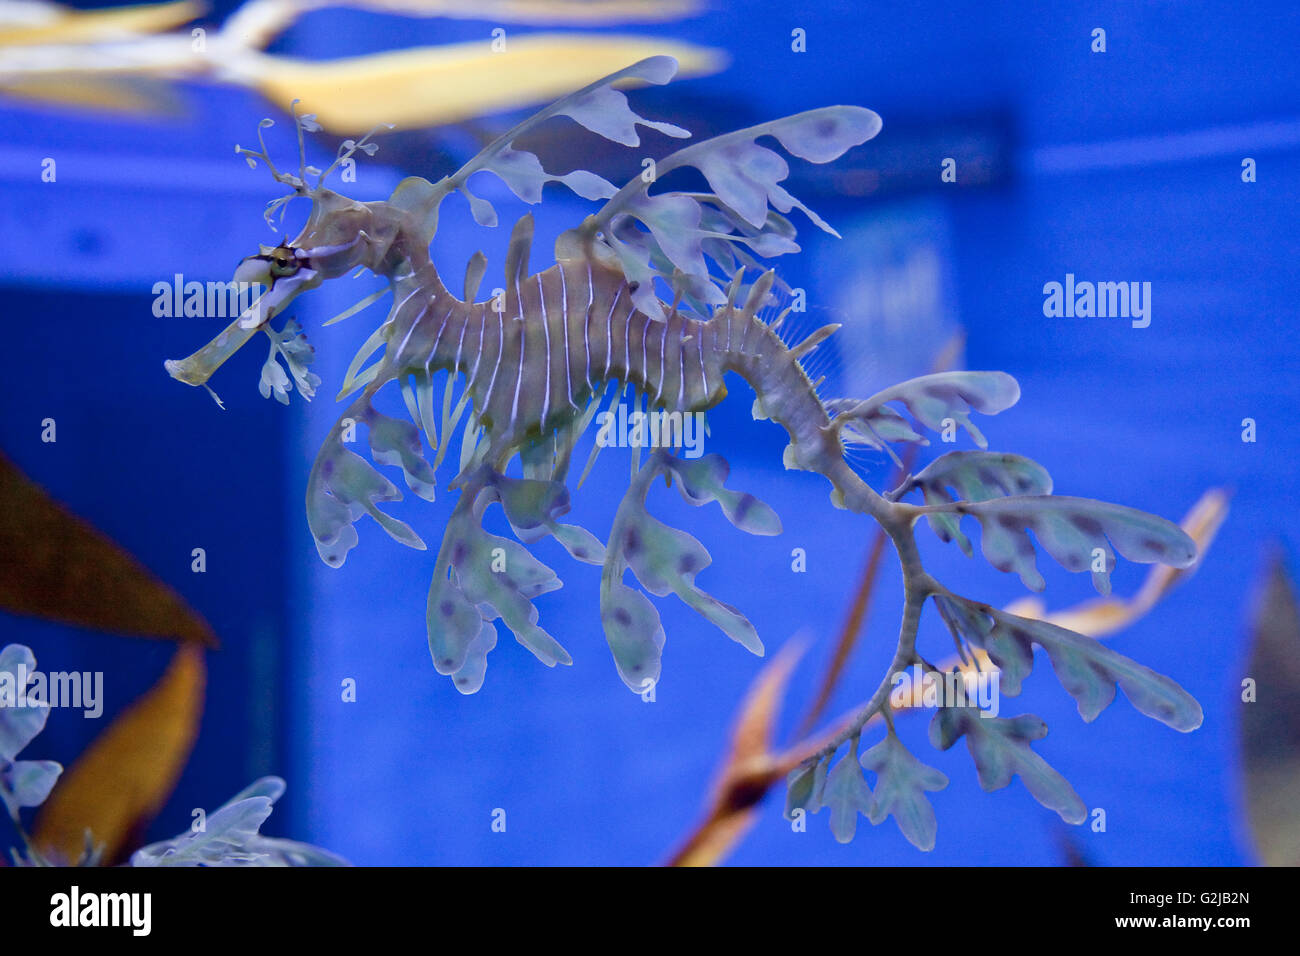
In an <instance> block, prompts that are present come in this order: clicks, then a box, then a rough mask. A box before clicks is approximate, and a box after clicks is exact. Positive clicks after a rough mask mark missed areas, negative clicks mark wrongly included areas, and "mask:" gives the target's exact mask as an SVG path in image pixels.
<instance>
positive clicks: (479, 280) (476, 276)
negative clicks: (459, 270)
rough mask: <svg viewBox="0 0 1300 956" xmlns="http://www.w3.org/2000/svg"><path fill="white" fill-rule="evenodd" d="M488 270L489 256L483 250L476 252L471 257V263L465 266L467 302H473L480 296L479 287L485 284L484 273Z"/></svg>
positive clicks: (465, 296) (465, 297) (465, 298)
mask: <svg viewBox="0 0 1300 956" xmlns="http://www.w3.org/2000/svg"><path fill="white" fill-rule="evenodd" d="M486 271H487V256H485V255H483V253H482V252H476V253H474V255H472V256H470V257H469V264H468V265H466V266H465V295H464V296H463V298H464V300H465V301H466V302H471V303H472V302H473V301H474V300H475V299H477V298H478V287H479V286H480V285H482V284H483V273H484V272H486Z"/></svg>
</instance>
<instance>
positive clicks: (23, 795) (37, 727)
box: [0, 644, 63, 818]
mask: <svg viewBox="0 0 1300 956" xmlns="http://www.w3.org/2000/svg"><path fill="white" fill-rule="evenodd" d="M35 670H36V657H35V655H34V654H32V651H31V648H29V647H25V646H23V645H22V644H9V645H7V646H6V647H5V648H4V649H3V650H0V675H3V676H4V678H5V681H4V683H5V684H7V685H8V691H7V693H6V694H5V695H4V696H3V697H0V802H3V803H4V805H5V807H6V809H7V810H8V811H9V815H10V816H11V817H14V818H17V816H18V811H19V809H20V808H22V807H38V806H40V805H41V804H42V803H44V802H45V798H46V797H48V796H49V795H50V791H51V790H52V789H53V788H54V783H55V781H57V780H58V779H59V774H61V773H63V767H62V765H60V764H57V763H55V762H54V761H53V760H15V759H14V758H16V757H17V756H18V754H19V752H21V751H22V749H23V748H24V747H26V746H27V745H28V744H30V743H31V742H32V741H33V740H34V739H35V738H36V735H37V734H39V733H40V732H41V731H42V730H44V729H45V722H46V721H47V720H48V719H49V716H50V706H49V704H47V703H43V702H42V703H32V702H31V701H30V700H29V699H23V698H25V695H26V691H27V685H28V683H29V681H30V680H31V679H32V677H33V676H34V674H35ZM11 694H12V695H13V696H12V697H9V695H11ZM5 698H8V699H5ZM20 699H23V700H22V703H21V704H19V700H20Z"/></svg>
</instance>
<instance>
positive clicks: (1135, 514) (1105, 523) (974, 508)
mask: <svg viewBox="0 0 1300 956" xmlns="http://www.w3.org/2000/svg"><path fill="white" fill-rule="evenodd" d="M945 507H946V509H948V510H950V513H952V514H954V515H971V516H972V517H974V518H975V519H976V520H977V521H978V522H979V523H980V547H981V550H982V551H983V552H984V557H985V559H986V560H987V561H988V562H989V564H991V565H993V567H995V568H997V569H998V570H999V571H1004V572H1006V571H1015V572H1016V573H1017V574H1019V575H1020V580H1021V581H1023V582H1024V583H1025V586H1026V587H1028V588H1030V589H1031V590H1034V591H1041V590H1043V588H1044V587H1045V582H1044V581H1043V576H1042V575H1041V574H1039V572H1038V567H1037V565H1036V563H1035V561H1034V555H1035V547H1034V539H1036V540H1037V542H1038V544H1039V546H1041V547H1042V548H1043V549H1044V550H1046V551H1047V553H1048V554H1050V555H1051V556H1052V557H1053V558H1054V559H1055V560H1056V561H1057V563H1058V564H1060V565H1061V567H1063V568H1065V569H1066V570H1068V571H1091V572H1092V581H1093V585H1094V586H1095V587H1096V588H1097V591H1098V592H1099V593H1100V594H1103V595H1105V594H1109V593H1110V572H1111V571H1112V570H1114V567H1115V551H1118V552H1119V553H1120V554H1121V555H1123V556H1124V557H1125V558H1127V559H1128V560H1130V561H1136V562H1138V563H1140V564H1153V563H1155V562H1160V563H1161V564H1167V565H1170V566H1171V567H1175V568H1185V567H1187V566H1188V565H1190V564H1191V563H1192V562H1193V561H1195V560H1196V543H1195V542H1193V541H1192V539H1191V538H1189V537H1188V536H1187V533H1186V532H1185V531H1183V529H1182V528H1180V527H1178V525H1176V524H1174V523H1173V522H1172V521H1168V520H1166V519H1164V518H1160V517H1157V516H1156V515H1152V514H1147V513H1146V512H1145V511H1138V510H1137V509H1135V508H1126V507H1124V506H1123V505H1114V504H1110V503H1109V502H1105V501H1093V500H1091V499H1089V498H1071V497H1068V496H1064V495H1041V496H1028V497H1013V498H996V499H991V500H988V501H972V502H958V503H955V504H953V505H951V506H945ZM1030 531H1032V532H1033V533H1034V539H1031V538H1030V537H1029V532H1030ZM1111 545H1114V550H1112V549H1111Z"/></svg>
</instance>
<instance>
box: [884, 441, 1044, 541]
mask: <svg viewBox="0 0 1300 956" xmlns="http://www.w3.org/2000/svg"><path fill="white" fill-rule="evenodd" d="M916 488H920V489H921V493H922V495H923V497H924V499H925V503H926V504H927V505H938V504H948V503H951V502H953V501H957V500H962V501H987V500H989V499H990V498H998V497H1003V496H1006V495H1050V494H1051V493H1052V479H1051V476H1049V475H1048V474H1047V470H1046V469H1045V468H1043V466H1042V465H1040V464H1038V463H1037V462H1035V461H1031V460H1030V459H1028V458H1024V457H1022V456H1020V455H1007V454H999V453H995V452H987V451H950V452H948V454H946V455H940V456H939V457H938V458H936V459H935V460H934V461H932V462H930V464H929V465H927V466H926V467H925V468H923V469H922V470H921V472H920V473H919V474H917V475H914V476H912V477H910V478H908V479H907V480H906V481H904V482H903V483H902V484H901V485H899V487H898V488H897V489H895V490H894V491H893V492H891V493H890V495H889V497H890V498H891V499H892V500H894V501H897V500H898V499H900V498H901V497H903V495H905V494H907V493H908V492H910V491H912V490H914V489H916ZM949 489H952V491H955V492H956V495H955V496H954V495H953V494H951V493H950V492H949ZM926 519H927V520H928V521H929V523H930V528H931V529H932V530H933V531H934V533H935V534H936V535H938V536H939V539H940V540H941V541H953V540H955V541H956V542H957V544H958V546H959V547H960V548H961V549H962V551H964V552H965V553H966V556H967V557H970V556H971V555H972V551H971V545H970V540H969V539H968V538H967V537H966V536H965V535H964V534H962V531H961V524H960V521H961V519H960V518H959V517H957V516H956V515H950V514H943V513H935V514H928V515H926Z"/></svg>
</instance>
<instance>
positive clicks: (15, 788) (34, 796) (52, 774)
mask: <svg viewBox="0 0 1300 956" xmlns="http://www.w3.org/2000/svg"><path fill="white" fill-rule="evenodd" d="M61 773H63V766H62V765H61V764H58V763H55V762H54V761H53V760H15V761H14V762H13V763H9V764H0V800H3V801H4V804H5V806H6V807H7V808H8V810H9V815H10V816H11V817H12V816H14V815H16V814H17V813H18V809H19V808H20V807H39V806H40V805H41V804H42V803H44V802H45V798H46V797H48V796H49V795H50V791H51V790H53V789H54V784H55V781H57V780H58V779H59V774H61Z"/></svg>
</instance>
